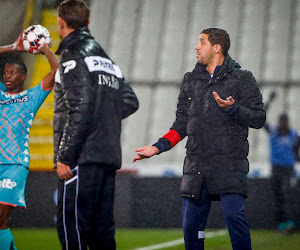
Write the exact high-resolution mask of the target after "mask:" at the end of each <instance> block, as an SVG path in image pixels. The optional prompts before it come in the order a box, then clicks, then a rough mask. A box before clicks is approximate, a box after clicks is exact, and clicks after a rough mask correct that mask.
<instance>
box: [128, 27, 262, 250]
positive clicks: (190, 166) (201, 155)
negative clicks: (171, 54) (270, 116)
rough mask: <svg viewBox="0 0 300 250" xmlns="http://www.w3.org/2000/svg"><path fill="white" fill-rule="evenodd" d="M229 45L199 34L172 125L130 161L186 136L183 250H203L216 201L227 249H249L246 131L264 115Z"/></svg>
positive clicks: (216, 32) (221, 36)
mask: <svg viewBox="0 0 300 250" xmlns="http://www.w3.org/2000/svg"><path fill="white" fill-rule="evenodd" d="M229 47H230V38H229V35H228V33H227V32H226V31H225V30H223V29H220V28H207V29H204V30H203V31H202V32H201V34H200V36H199V42H198V44H197V45H196V47H195V49H196V51H197V59H198V63H197V64H196V66H195V68H194V70H193V71H192V72H188V73H186V74H185V75H184V78H183V81H182V84H181V88H180V93H179V98H178V104H177V111H176V120H175V122H174V123H173V126H172V127H171V129H170V131H169V132H168V133H167V134H165V135H164V136H163V137H162V138H160V139H159V140H158V142H156V143H155V144H154V145H152V146H145V147H142V148H137V149H136V150H135V151H136V152H137V156H136V157H135V158H134V159H133V162H135V161H137V160H142V159H143V158H149V157H152V156H154V155H156V154H160V153H162V152H165V151H167V150H170V149H171V148H172V147H174V146H175V145H176V144H177V143H178V142H179V141H180V140H182V139H183V138H184V137H186V136H188V141H187V144H186V149H187V151H186V157H185V160H184V166H183V176H182V180H181V196H182V197H183V231H184V240H185V248H186V249H188V250H195V249H204V238H205V232H204V230H205V226H206V222H207V218H208V214H209V210H210V206H211V201H212V200H221V206H222V211H223V214H224V217H225V222H226V226H227V228H228V231H229V234H230V238H231V244H232V248H233V249H235V250H240V249H251V238H250V232H249V227H248V224H247V222H246V218H245V214H244V198H245V197H246V196H247V189H246V183H247V173H248V171H249V163H248V160H247V155H248V151H249V147H248V140H247V137H248V128H249V127H251V128H261V127H263V125H264V123H265V119H266V115H265V111H264V109H263V102H262V95H261V93H260V91H259V88H258V85H257V83H256V80H255V78H254V77H253V75H252V73H251V72H249V71H246V70H242V69H241V67H240V65H239V64H238V63H237V62H236V61H235V60H233V59H232V58H231V57H230V56H229V54H228V50H229Z"/></svg>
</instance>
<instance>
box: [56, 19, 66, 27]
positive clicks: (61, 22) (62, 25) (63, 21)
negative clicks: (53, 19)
mask: <svg viewBox="0 0 300 250" xmlns="http://www.w3.org/2000/svg"><path fill="white" fill-rule="evenodd" d="M57 20H58V25H59V27H60V28H61V29H63V28H66V27H67V23H66V21H65V20H64V19H62V18H61V17H58V19H57Z"/></svg>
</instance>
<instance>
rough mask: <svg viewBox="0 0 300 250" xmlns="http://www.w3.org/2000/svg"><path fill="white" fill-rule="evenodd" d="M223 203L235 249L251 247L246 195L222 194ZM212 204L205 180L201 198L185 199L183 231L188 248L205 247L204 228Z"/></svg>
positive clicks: (190, 249)
mask: <svg viewBox="0 0 300 250" xmlns="http://www.w3.org/2000/svg"><path fill="white" fill-rule="evenodd" d="M221 205H222V211H223V215H224V217H225V223H226V226H227V229H228V231H229V235H230V239H231V244H232V248H233V250H246V249H247V250H248V249H251V239H250V232H249V227H248V224H247V222H246V218H245V213H244V196H243V195H240V194H222V195H221ZM210 206H211V196H210V194H209V193H208V189H207V185H206V183H205V182H203V184H202V187H201V197H200V199H199V200H195V199H190V198H184V199H183V232H184V241H185V249H186V250H198V249H204V237H205V236H204V235H205V234H204V230H205V226H206V222H207V218H208V214H209V210H210Z"/></svg>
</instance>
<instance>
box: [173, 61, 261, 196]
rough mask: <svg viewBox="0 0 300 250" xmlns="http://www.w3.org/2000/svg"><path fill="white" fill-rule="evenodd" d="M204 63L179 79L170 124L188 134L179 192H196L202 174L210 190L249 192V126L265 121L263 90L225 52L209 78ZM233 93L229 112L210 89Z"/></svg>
mask: <svg viewBox="0 0 300 250" xmlns="http://www.w3.org/2000/svg"><path fill="white" fill-rule="evenodd" d="M207 74H208V72H207V71H206V69H205V67H203V66H201V65H200V64H197V65H196V67H195V69H194V70H193V72H189V73H186V74H185V76H184V79H183V81H182V85H181V90H180V94H179V98H178V105H177V111H176V121H175V122H174V124H173V126H172V128H171V129H173V130H175V131H176V132H177V133H178V134H179V135H180V137H181V139H183V138H184V137H185V136H188V141H187V144H186V149H187V153H186V158H185V160H184V167H183V177H182V182H181V195H182V196H183V197H192V198H199V195H200V189H201V183H202V181H203V180H204V179H205V181H206V183H207V186H208V190H209V192H210V193H211V194H212V195H217V196H219V195H220V194H224V193H239V194H244V195H245V196H246V195H247V187H246V186H247V185H246V182H247V173H248V171H249V163H248V160H247V156H248V152H249V145H248V140H247V137H248V128H249V127H251V128H261V127H263V125H264V123H265V119H266V114H265V111H264V109H263V102H262V95H261V93H260V90H259V88H258V85H257V83H256V80H255V78H254V77H253V75H252V73H251V72H249V71H246V70H242V69H241V67H240V66H239V64H238V63H237V62H236V61H234V60H233V59H231V57H230V56H229V55H227V56H226V57H225V60H224V62H223V64H222V65H221V66H220V67H219V68H218V70H217V71H216V72H215V74H214V76H213V78H212V79H208V77H207ZM213 91H216V92H217V93H218V94H219V95H220V97H221V98H222V99H226V98H227V97H229V96H232V97H233V98H234V100H235V101H236V104H237V106H238V108H237V110H236V111H235V112H233V113H232V114H231V113H229V112H226V111H225V110H224V109H223V108H221V107H219V106H218V104H217V102H216V101H215V99H214V96H213V94H212V92H213Z"/></svg>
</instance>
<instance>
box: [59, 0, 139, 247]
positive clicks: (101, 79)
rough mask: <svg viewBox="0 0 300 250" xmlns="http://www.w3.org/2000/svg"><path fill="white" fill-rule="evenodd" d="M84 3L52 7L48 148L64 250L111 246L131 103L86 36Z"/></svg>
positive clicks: (116, 72) (116, 73) (112, 67)
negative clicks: (56, 40) (55, 36)
mask: <svg viewBox="0 0 300 250" xmlns="http://www.w3.org/2000/svg"><path fill="white" fill-rule="evenodd" d="M89 13H90V12H89V9H88V7H87V6H86V5H85V4H84V3H83V1H79V0H73V1H64V2H62V3H61V4H60V6H59V7H58V33H59V35H60V37H61V38H62V41H61V43H60V45H59V48H58V50H57V53H58V54H60V64H59V74H57V76H56V83H55V110H54V120H53V122H54V126H53V127H54V150H55V164H56V166H57V173H58V175H59V177H60V181H59V186H58V216H57V231H58V235H59V239H60V242H61V245H62V247H63V249H87V246H89V249H91V250H92V249H107V250H109V249H116V243H115V239H114V235H115V223H114V217H113V206H114V190H115V173H116V170H117V169H119V168H120V167H121V146H120V134H121V121H122V118H125V117H127V116H129V115H131V114H132V113H134V112H135V111H136V110H137V109H138V100H137V98H136V95H135V94H134V92H133V90H132V89H131V87H130V85H129V84H128V83H127V82H125V80H124V77H123V75H122V72H121V70H120V68H119V67H118V66H117V65H116V64H115V63H114V62H113V61H112V60H111V59H110V58H109V57H108V55H107V54H106V53H105V51H104V50H103V49H102V48H101V46H100V45H99V44H98V43H97V42H96V41H95V40H94V38H93V37H92V36H91V34H90V32H89V30H88V28H87V26H88V23H89Z"/></svg>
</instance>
